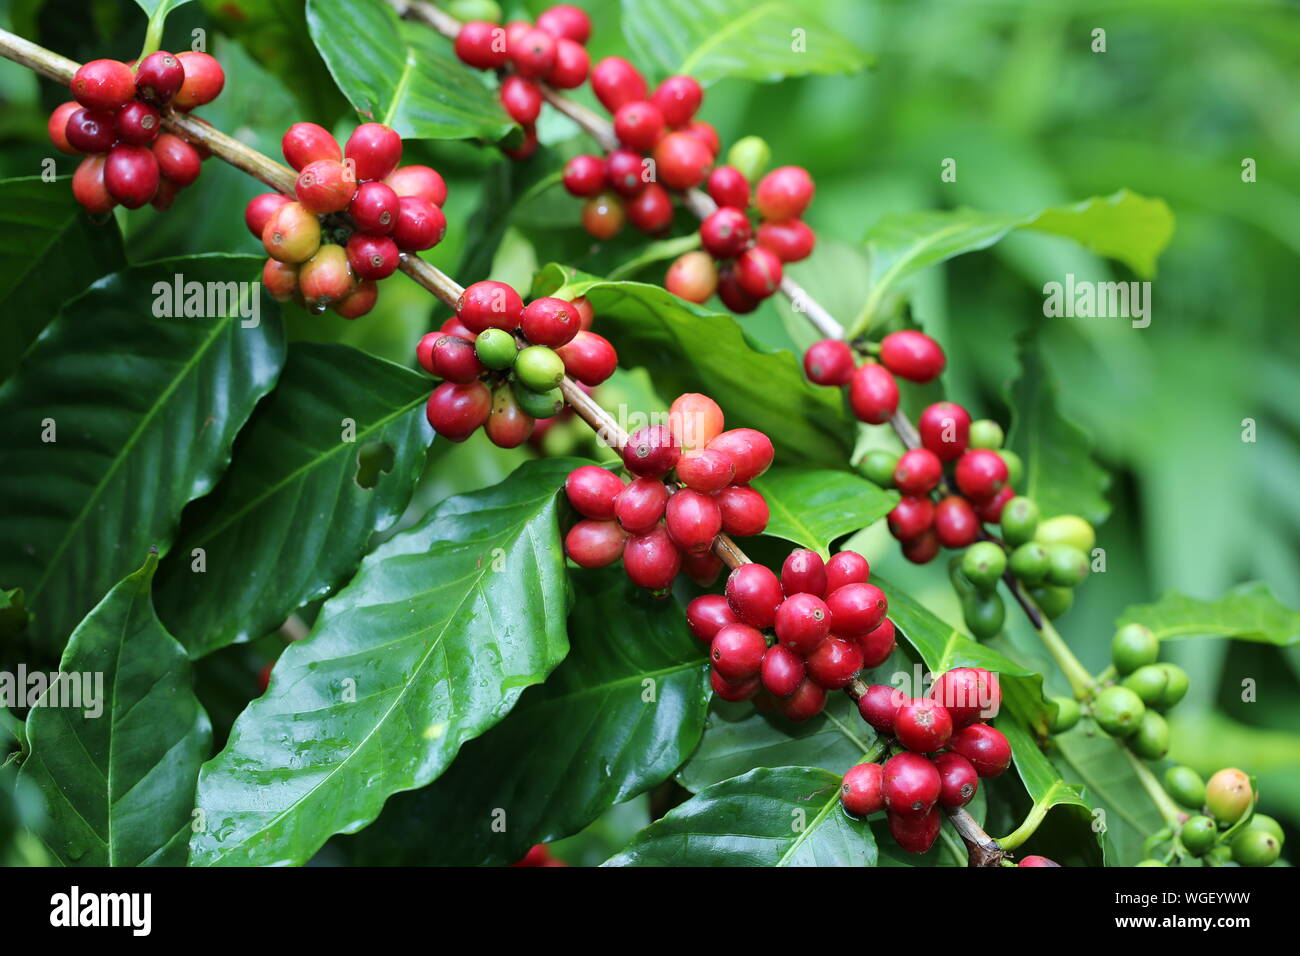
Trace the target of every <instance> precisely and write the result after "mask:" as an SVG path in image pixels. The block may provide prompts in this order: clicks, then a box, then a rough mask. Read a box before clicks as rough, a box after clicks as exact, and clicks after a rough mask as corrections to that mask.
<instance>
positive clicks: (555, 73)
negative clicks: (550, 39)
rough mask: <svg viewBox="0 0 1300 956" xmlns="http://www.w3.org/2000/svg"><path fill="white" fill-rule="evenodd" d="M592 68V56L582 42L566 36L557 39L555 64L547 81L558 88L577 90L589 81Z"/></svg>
mask: <svg viewBox="0 0 1300 956" xmlns="http://www.w3.org/2000/svg"><path fill="white" fill-rule="evenodd" d="M590 70H591V58H590V57H589V56H588V55H587V51H586V50H585V49H583V46H582V44H581V43H575V42H574V41H573V40H570V39H567V38H566V37H559V38H558V39H557V40H556V41H555V65H554V66H553V67H551V74H550V76H548V77H547V78H546V81H547V82H548V83H550V84H551V86H553V87H555V88H556V89H557V90H576V89H577V88H578V87H580V86H582V84H583V83H585V82H587V73H588V72H590Z"/></svg>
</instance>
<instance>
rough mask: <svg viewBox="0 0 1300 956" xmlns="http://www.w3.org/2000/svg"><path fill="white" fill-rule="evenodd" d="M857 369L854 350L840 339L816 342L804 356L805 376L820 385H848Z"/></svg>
mask: <svg viewBox="0 0 1300 956" xmlns="http://www.w3.org/2000/svg"><path fill="white" fill-rule="evenodd" d="M855 367H856V362H855V360H854V357H853V349H851V348H849V345H848V343H847V342H842V341H840V340H839V339H822V340H821V341H820V342H814V343H813V344H812V345H810V346H809V347H808V351H807V352H805V353H804V354H803V371H804V374H805V375H807V376H808V380H809V381H810V382H815V383H816V384H818V385H834V386H839V385H847V384H849V381H850V380H851V379H852V378H853V370H854V368H855Z"/></svg>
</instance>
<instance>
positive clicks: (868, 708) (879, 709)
mask: <svg viewBox="0 0 1300 956" xmlns="http://www.w3.org/2000/svg"><path fill="white" fill-rule="evenodd" d="M906 700H907V695H906V694H904V693H903V692H902V691H901V690H899V689H898V688H897V687H891V686H889V685H888V684H872V685H871V686H870V687H868V688H867V692H866V693H865V694H863V695H862V696H861V697H859V698H858V713H859V714H861V715H862V719H863V720H865V721H866V722H867V723H868V724H869V725H870V726H871V727H873V728H875V729H876V730H877V731H879V732H880V733H882V734H887V735H889V736H893V734H894V718H895V717H896V716H897V715H898V708H899V707H901V706H902V705H903V704H904V702H906Z"/></svg>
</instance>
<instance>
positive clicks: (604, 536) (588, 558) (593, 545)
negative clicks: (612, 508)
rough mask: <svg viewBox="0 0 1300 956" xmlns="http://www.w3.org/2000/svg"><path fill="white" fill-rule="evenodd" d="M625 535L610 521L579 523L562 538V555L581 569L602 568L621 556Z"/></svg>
mask: <svg viewBox="0 0 1300 956" xmlns="http://www.w3.org/2000/svg"><path fill="white" fill-rule="evenodd" d="M626 543H627V535H626V534H624V533H623V529H622V528H620V527H619V526H618V525H616V524H615V523H614V522H612V521H593V520H591V519H590V518H586V519H584V520H582V521H579V522H578V523H577V524H575V525H574V526H573V527H572V528H570V529H569V533H568V534H567V535H565V536H564V553H565V554H567V555H568V556H569V557H570V558H572V559H573V562H574V563H575V564H577V565H578V566H579V567H583V568H603V567H606V566H608V565H611V564H613V563H614V562H615V561H617V560H618V559H619V558H621V557H622V556H623V547H624V545H625V544H626Z"/></svg>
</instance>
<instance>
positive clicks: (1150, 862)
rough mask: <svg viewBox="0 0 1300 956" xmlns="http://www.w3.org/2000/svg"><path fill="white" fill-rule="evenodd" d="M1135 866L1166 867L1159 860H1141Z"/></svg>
mask: <svg viewBox="0 0 1300 956" xmlns="http://www.w3.org/2000/svg"><path fill="white" fill-rule="evenodd" d="M1133 865H1134V866H1164V864H1163V863H1161V862H1160V861H1159V860H1139V861H1138V862H1136V863H1134V864H1133Z"/></svg>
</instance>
